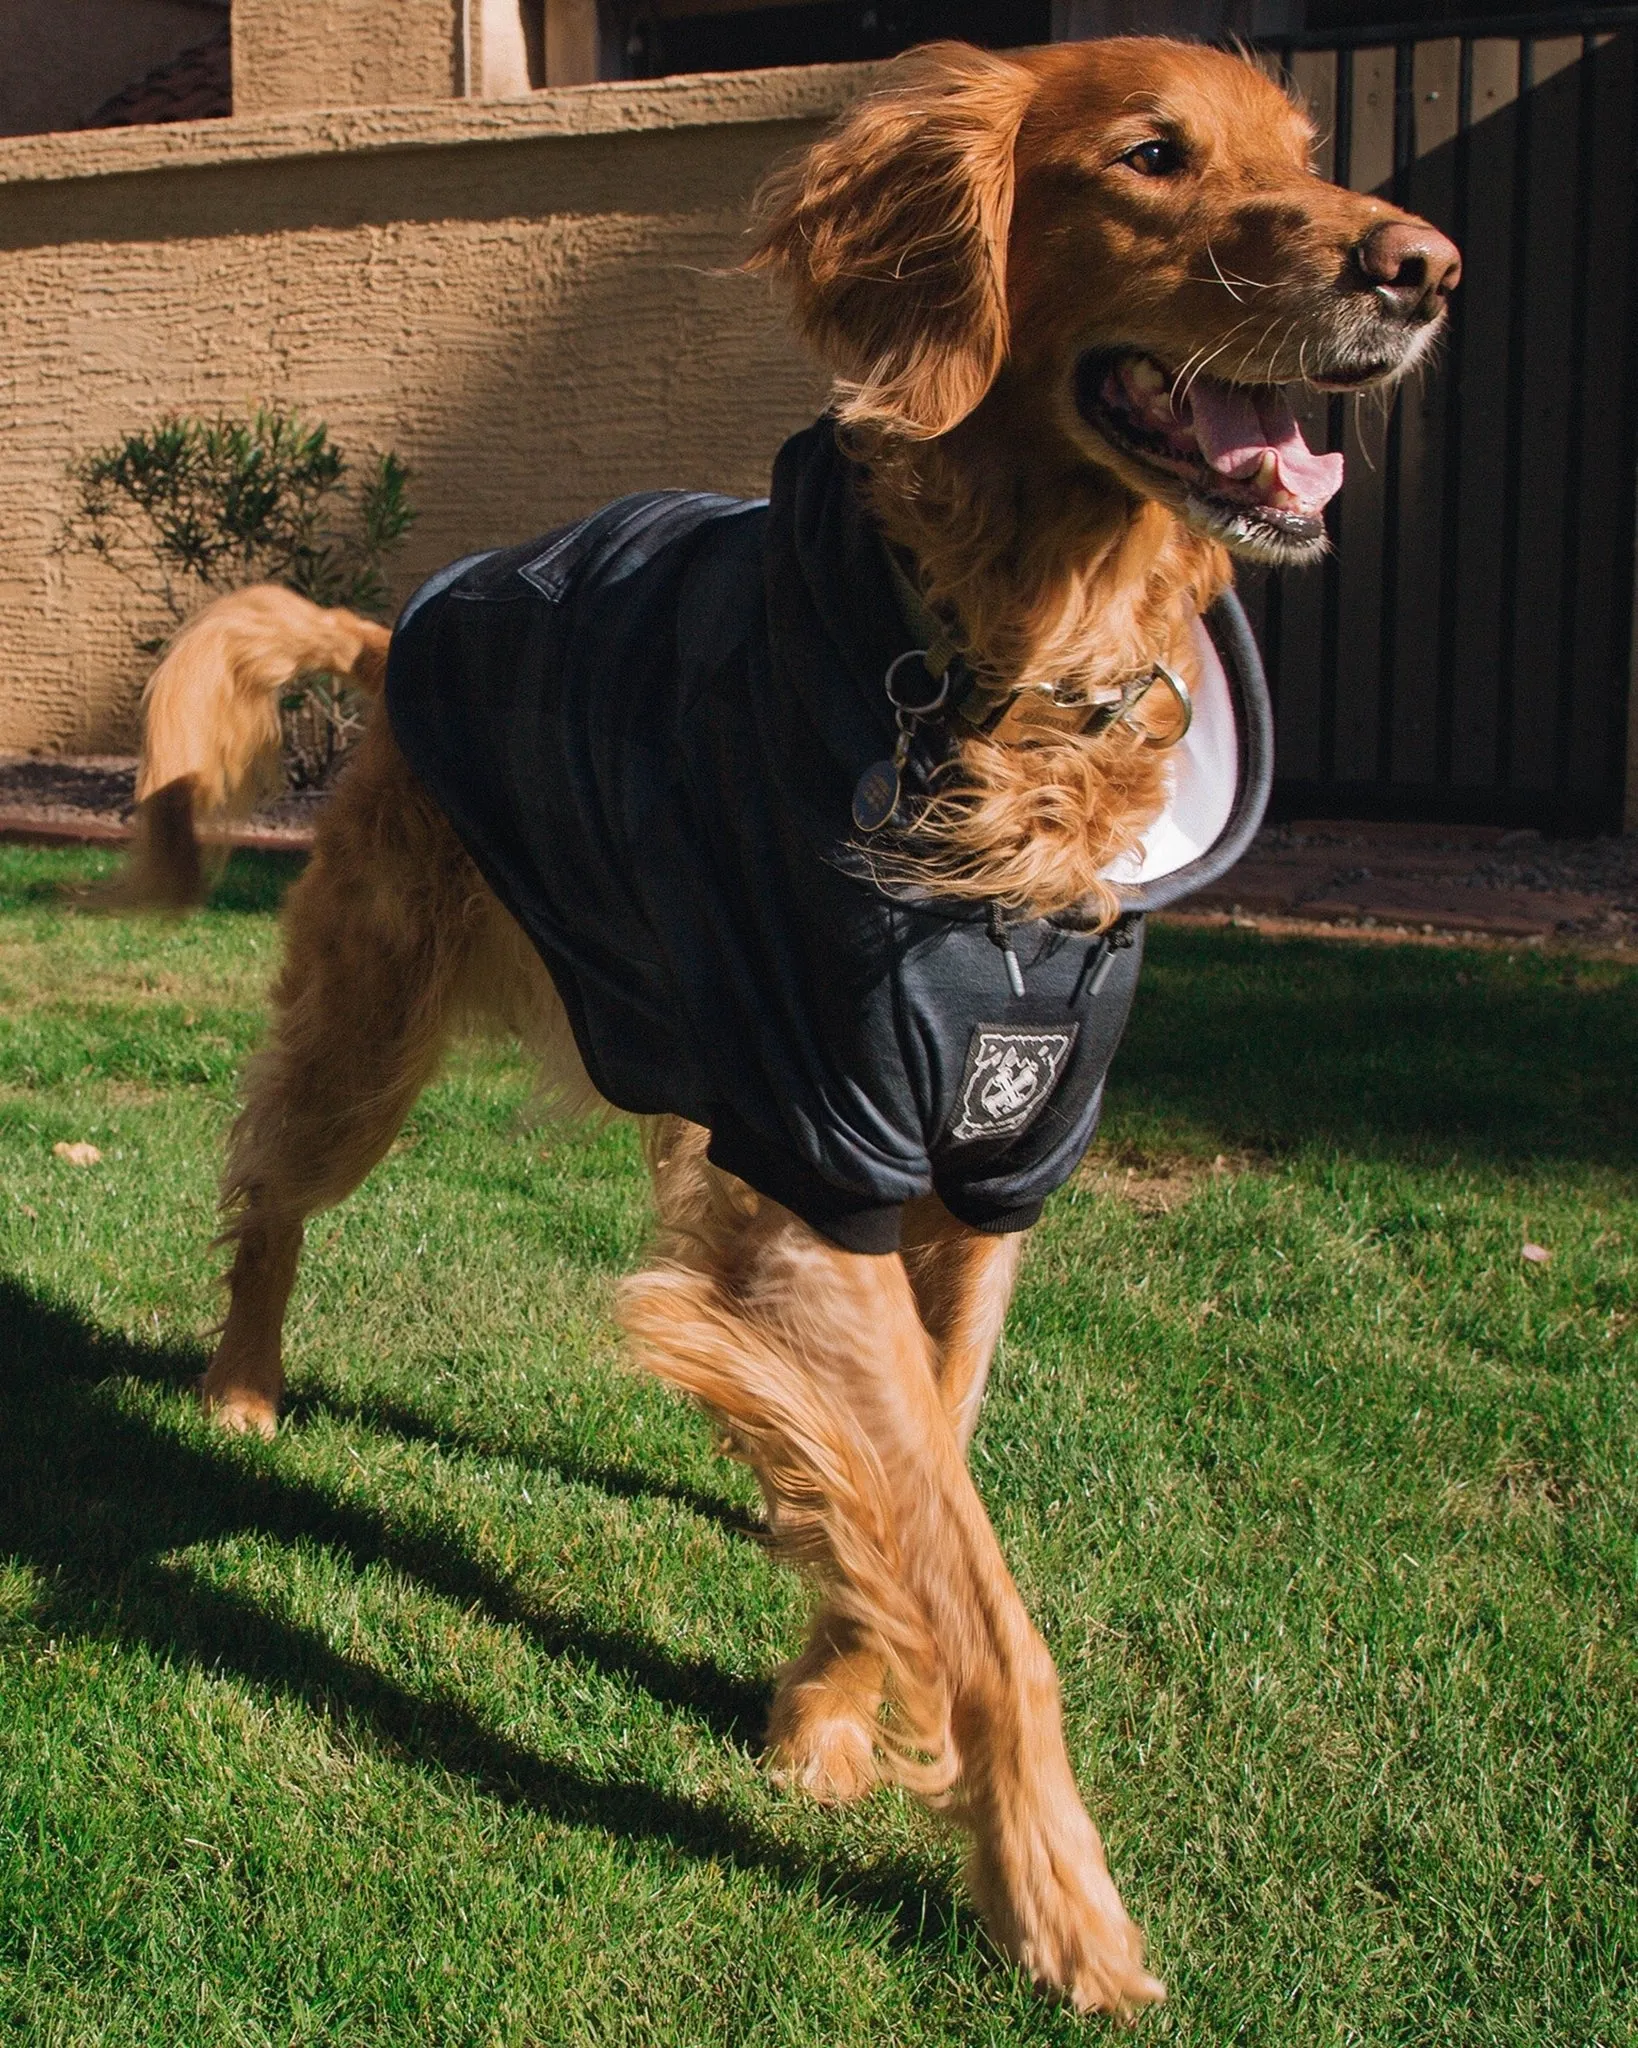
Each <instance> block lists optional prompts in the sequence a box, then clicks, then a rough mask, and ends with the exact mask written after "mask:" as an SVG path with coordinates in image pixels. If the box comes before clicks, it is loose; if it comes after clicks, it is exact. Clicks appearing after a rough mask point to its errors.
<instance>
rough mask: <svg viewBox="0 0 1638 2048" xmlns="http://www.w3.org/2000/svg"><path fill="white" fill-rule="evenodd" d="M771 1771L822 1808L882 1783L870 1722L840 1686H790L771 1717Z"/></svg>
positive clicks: (847, 1800) (843, 1803)
mask: <svg viewBox="0 0 1638 2048" xmlns="http://www.w3.org/2000/svg"><path fill="white" fill-rule="evenodd" d="M767 1757H768V1771H769V1775H770V1776H771V1777H772V1778H773V1781H774V1783H775V1784H776V1785H787V1786H789V1787H791V1788H792V1789H793V1790H795V1791H798V1792H805V1793H806V1794H807V1795H808V1797H809V1798H810V1799H816V1800H818V1802H819V1803H820V1805H821V1806H848V1805H851V1804H852V1802H853V1801H854V1800H855V1799H863V1798H864V1797H865V1795H866V1794H867V1793H869V1792H873V1791H874V1790H875V1789H876V1787H877V1785H878V1784H880V1782H881V1772H880V1771H879V1769H878V1768H877V1764H876V1743H875V1737H874V1733H873V1731H872V1728H871V1724H870V1723H869V1721H867V1720H866V1719H865V1717H864V1715H863V1713H861V1711H860V1710H859V1708H858V1706H857V1705H855V1703H854V1702H853V1701H852V1699H850V1698H849V1696H848V1695H847V1694H846V1693H844V1692H842V1691H841V1690H840V1689H839V1688H838V1687H836V1686H832V1685H826V1684H824V1683H823V1682H817V1683H814V1682H809V1683H806V1684H798V1685H789V1686H786V1687H785V1688H784V1689H783V1690H782V1691H781V1692H780V1694H779V1696H778V1698H777V1699H776V1700H775V1701H774V1706H773V1712H772V1714H771V1715H770V1716H769V1720H768V1750H767Z"/></svg>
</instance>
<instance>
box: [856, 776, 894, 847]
mask: <svg viewBox="0 0 1638 2048" xmlns="http://www.w3.org/2000/svg"><path fill="white" fill-rule="evenodd" d="M899 793H900V786H899V766H898V763H897V762H896V761H872V762H871V764H870V766H869V767H868V768H867V769H866V770H865V772H864V773H863V774H862V775H861V776H860V777H859V779H858V781H857V782H856V783H855V784H854V785H853V822H854V824H855V825H857V826H858V828H859V830H860V831H861V832H879V831H880V830H881V829H882V827H883V826H884V825H885V824H886V823H887V822H888V820H889V819H890V818H891V817H892V815H893V813H894V812H895V811H896V810H897V809H898V807H899Z"/></svg>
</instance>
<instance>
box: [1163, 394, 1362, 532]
mask: <svg viewBox="0 0 1638 2048" xmlns="http://www.w3.org/2000/svg"><path fill="white" fill-rule="evenodd" d="M1189 411H1190V415H1191V418H1190V424H1191V426H1192V427H1193V429H1194V438H1195V439H1196V440H1197V441H1198V442H1199V443H1200V452H1201V454H1203V455H1204V456H1205V458H1206V460H1207V462H1209V463H1210V464H1211V466H1212V468H1213V469H1215V470H1216V471H1217V473H1218V474H1219V475H1220V476H1227V477H1233V478H1235V479H1236V480H1238V481H1243V480H1245V479H1246V478H1248V477H1253V476H1255V475H1256V474H1257V471H1258V468H1259V467H1260V466H1261V463H1262V460H1263V457H1264V456H1265V455H1267V454H1268V453H1269V452H1270V451H1272V452H1273V456H1274V463H1275V473H1276V483H1275V484H1274V485H1271V486H1270V487H1269V489H1268V490H1267V491H1266V492H1259V493H1258V495H1259V497H1263V498H1269V499H1271V498H1272V497H1273V495H1274V491H1275V489H1276V488H1277V489H1279V490H1283V491H1287V492H1289V493H1290V495H1291V496H1292V497H1293V498H1294V499H1295V500H1296V503H1297V509H1298V510H1299V511H1302V512H1316V513H1317V512H1319V511H1320V510H1321V509H1322V508H1323V507H1324V506H1325V505H1326V504H1327V503H1328V502H1329V501H1330V500H1331V499H1332V498H1334V497H1335V496H1336V494H1337V492H1338V491H1340V490H1341V488H1342V457H1341V456H1340V455H1316V454H1315V453H1314V451H1313V449H1312V448H1310V447H1309V445H1308V443H1307V442H1306V441H1305V440H1304V439H1303V437H1302V428H1301V427H1299V426H1298V425H1297V416H1296V414H1295V413H1294V412H1293V411H1292V410H1291V407H1290V405H1289V404H1288V403H1287V401H1286V398H1285V395H1284V393H1283V392H1280V391H1268V390H1264V391H1257V392H1251V391H1247V390H1246V389H1245V388H1244V387H1243V386H1241V385H1235V384H1219V383H1217V382H1215V381H1214V380H1213V379H1212V378H1210V377H1197V378H1196V379H1195V381H1194V382H1193V383H1192V384H1191V385H1190V386H1189Z"/></svg>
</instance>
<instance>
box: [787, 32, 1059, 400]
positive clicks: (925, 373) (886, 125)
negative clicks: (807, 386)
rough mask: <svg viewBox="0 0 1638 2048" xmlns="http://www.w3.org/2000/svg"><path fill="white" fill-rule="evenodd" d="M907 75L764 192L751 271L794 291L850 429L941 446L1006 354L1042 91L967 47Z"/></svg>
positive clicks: (937, 53) (1025, 75) (915, 59)
mask: <svg viewBox="0 0 1638 2048" xmlns="http://www.w3.org/2000/svg"><path fill="white" fill-rule="evenodd" d="M894 73H895V75H893V77H892V82H891V83H890V84H888V85H886V86H885V87H883V88H881V89H880V90H878V91H876V92H873V93H870V94H869V95H867V96H866V98H864V99H862V100H861V101H860V102H859V103H858V105H857V106H855V107H853V108H852V109H851V110H850V111H849V112H848V113H847V114H845V115H844V116H843V117H842V119H841V120H840V121H839V122H838V123H837V125H836V126H835V127H834V128H833V129H832V130H831V131H830V133H829V134H827V135H826V136H824V137H823V138H822V139H821V140H820V141H819V142H817V143H816V144H815V145H814V146H813V148H812V149H810V150H808V152H807V153H806V154H805V155H804V156H801V157H799V158H798V159H797V160H796V161H795V162H794V163H792V164H790V165H788V166H787V167H786V168H784V169H783V170H780V171H776V172H775V173H774V175H773V176H772V177H771V178H770V179H769V180H768V181H767V183H766V184H765V185H764V187H763V189H762V192H761V194H760V195H759V198H758V202H757V245H756V249H755V251H754V253H753V254H752V256H751V258H750V260H749V263H748V265H747V267H748V268H750V269H753V270H763V271H767V272H769V273H771V274H772V275H773V276H775V277H777V278H779V279H780V280H781V281H782V282H783V283H784V284H785V285H786V286H787V287H788V288H789V290H790V293H791V298H792V301H793V306H794V311H795V315H796V321H797V325H798V326H799V327H800V328H801V330H802V332H803V333H804V334H805V335H806V337H807V339H808V340H809V341H810V342H811V343H812V344H813V346H814V347H815V348H816V349H817V350H818V351H819V353H820V354H821V355H822V356H823V357H824V359H825V361H826V362H827V363H828V364H829V365H830V367H831V368H832V369H833V370H835V371H836V373H837V379H838V388H837V411H838V413H839V415H840V416H841V417H842V418H843V419H844V420H847V421H849V422H851V423H856V424H860V425H866V424H868V425H873V426H877V427H881V428H885V429H887V430H889V431H891V432H897V433H900V434H904V435H907V436H909V437H911V438H913V439H917V440H928V439H931V438H932V437H933V436H934V435H935V434H942V433H945V432H947V431H948V430H949V429H950V428H951V427H953V426H954V425H955V424H956V422H957V421H958V420H962V419H965V418H966V416H967V414H968V413H970V412H971V411H972V409H973V407H974V406H976V405H977V404H978V402H979V400H980V399H981V398H982V397H983V396H984V394H985V392H986V391H987V390H988V389H989V388H990V385H991V384H992V383H993V381H994V379H995V373H996V371H997V370H998V369H999V368H1000V367H1001V363H1002V359H1003V358H1004V357H1005V355H1006V351H1007V296H1006V285H1007V278H1006V270H1007V231H1008V228H1009V226H1010V223H1011V219H1012V195H1013V145H1014V143H1015V141H1016V140H1017V135H1018V125H1019V122H1020V121H1021V120H1022V119H1023V114H1024V109H1025V107H1026V106H1027V105H1028V103H1029V99H1030V95H1031V93H1032V92H1033V91H1034V87H1035V80H1034V78H1033V76H1032V74H1031V73H1030V72H1028V71H1026V70H1025V69H1024V68H1023V66H1021V65H1018V64H1013V63H1009V62H1007V61H1006V59H1004V58H1001V57H994V56H991V55H989V54H988V53H987V52H986V51H983V50H975V49H972V48H969V47H968V46H967V45H965V44H961V43H943V44H934V45H932V46H931V47H930V48H928V49H925V50H920V51H917V52H916V53H915V55H914V56H912V57H909V58H907V59H904V60H902V61H901V62H900V63H899V64H898V65H896V66H895V67H894Z"/></svg>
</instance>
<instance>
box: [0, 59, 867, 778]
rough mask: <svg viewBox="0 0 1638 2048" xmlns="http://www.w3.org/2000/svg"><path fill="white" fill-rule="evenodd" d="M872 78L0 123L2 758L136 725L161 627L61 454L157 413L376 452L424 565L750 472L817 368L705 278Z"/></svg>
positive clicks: (737, 81) (758, 477)
mask: <svg viewBox="0 0 1638 2048" xmlns="http://www.w3.org/2000/svg"><path fill="white" fill-rule="evenodd" d="M869 75H870V68H869V67H864V66H860V67H845V68H844V67H837V68H834V69H829V70H804V71H792V72H765V73H762V74H742V75H739V76H736V77H733V78H727V79H714V80H713V79H706V80H696V79H683V80H678V81H674V82H673V81H666V80H661V81H656V82H654V83H651V84H645V85H617V86H595V87H591V88H588V89H586V90H584V91H580V92H561V93H552V92H548V93H542V94H537V95H536V96H535V97H534V98H533V99H532V100H529V101H525V102H513V103H496V104H491V105H474V104H471V103H459V102H456V103H450V104H448V105H446V106H444V107H426V106H423V107H391V108H374V109H369V110H357V111H351V112H340V113H337V112H332V113H328V114H309V115H284V116H280V117H271V116H269V117H263V118H261V119H260V120H250V121H246V120H243V119H240V118H235V119H234V120H232V121H219V122H209V123H204V122H201V123H197V124H193V125H191V126H177V127H172V128H159V129H146V130H124V131H114V132H104V133H92V134H85V135H73V136H37V137H30V138H22V139H18V140H16V141H13V142H10V143H6V144H4V145H0V473H3V475H4V488H3V489H0V646H3V648H4V669H3V671H0V747H11V748H39V749H45V750H73V749H82V750H90V749H96V748H99V747H105V746H107V747H111V746H116V745H119V744H123V743H125V742H126V741H128V739H129V738H130V735H131V733H132V730H133V713H134V709H135V704H136V696H137V691H138V688H139V686H140V683H141V680H142V676H143V673H144V669H145V666H146V664H145V662H144V660H143V658H142V657H141V656H140V655H139V654H137V653H136V652H135V651H134V648H133V641H134V639H135V638H136V637H137V636H138V635H140V634H142V633H145V632H146V633H152V632H154V631H155V630H158V629H160V628H161V627H162V621H161V620H160V619H158V618H157V617H156V616H155V614H154V613H153V612H152V611H147V610H144V608H143V606H142V604H141V602H140V601H139V599H138V598H137V596H136V595H135V593H133V592H132V591H131V590H130V588H129V587H128V586H127V585H126V584H125V583H124V582H123V581H122V580H121V579H120V578H119V577H118V576H117V575H115V574H114V573H113V572H112V571H111V570H109V569H107V568H106V567H105V566H104V565H103V564H101V563H100V562H98V561H96V560H94V559H92V558H89V557H86V556H84V555H81V554H73V553H64V552H63V551H62V550H61V548H60V546H59V539H60V535H61V531H62V523H63V519H64V515H65V513H66V511H67V510H68V506H69V498H70V492H69V485H68V480H67V468H68V465H69V463H70V461H71V460H72V459H73V458H74V457H75V456H77V455H79V454H81V453H83V452H84V451H85V450H86V449H88V448H90V447H93V446H96V445H99V444H101V443H103V442H106V441H108V440H110V439H112V438H114V437H115V436H117V435H119V434H121V433H123V432H125V431H127V430H130V429H134V428H138V427H141V426H144V425H146V424H148V423H149V422H151V421H152V420H153V419H155V418H156V417H157V416H158V415H159V414H160V413H161V412H162V411H164V410H165V409H167V408H175V409H178V410H181V411H184V412H204V413H212V412H215V411H216V410H218V409H223V410H230V411H238V410H243V409H246V408H249V407H253V406H254V405H256V404H257V403H258V402H259V401H264V400H276V401H280V402H283V403H287V404H293V405H295V406H297V407H299V408H300V409H302V410H303V411H304V412H305V413H307V414H308V415H309V416H310V417H312V418H316V419H322V420H324V421H326V422H327V423H328V425H329V426H330V428H331V430H332V432H333V433H334V434H335V436H336V438H337V439H338V440H339V441H340V443H341V445H342V446H343V447H344V448H346V449H348V450H350V451H357V452H359V453H363V452H365V451H367V450H369V449H371V448H377V447H389V446H390V447H392V448H394V449H396V450H397V451H398V452H399V454H400V455H402V456H403V457H404V458H405V459H406V460H407V461H408V462H409V463H410V464H411V466H412V468H413V470H414V482H413V485H412V496H413V498H414V501H415V503H416V504H417V505H418V506H419V508H420V510H421V520H420V523H419V525H418V526H417V527H416V529H415V531H414V532H413V534H412V535H411V538H410V542H409V545H408V547H407V548H406V550H405V553H404V555H403V556H402V557H401V558H400V560H399V564H398V568H397V573H396V576H395V584H396V591H395V594H396V595H397V596H400V597H401V596H402V595H404V594H405V593H406V592H407V591H408V589H409V588H410V587H412V586H413V584H414V583H415V582H416V581H417V580H418V579H419V578H420V577H421V576H422V575H424V574H425V573H426V572H427V571H428V570H430V569H431V568H433V567H436V566H437V565H438V564H440V563H442V562H445V561H447V560H450V559H451V558H452V557H454V556H456V555H458V554H461V553H463V552H466V551H468V550H470V549H473V548H476V547H481V546H484V545H486V544H491V543H499V542H504V541H508V540H514V539H519V538H523V537H526V536H527V535H529V534H531V533H534V532H538V531H540V530H542V529H543V528H545V527H547V526H550V525H551V524H552V523H553V522H555V521H559V520H562V519H565V518H567V517H570V516H572V515H574V514H576V513H579V512H581V511H584V510H587V509H589V508H591V507H593V506H595V505H597V504H599V503H601V502H602V501H603V500H604V499H606V498H609V497H612V496H615V495H617V494H618V493H620V492H623V491H629V490H634V489H638V488H642V487H645V486H653V485H668V484H681V485H697V486H706V487H712V488H717V489H722V490H728V491H735V492H743V493H757V492H760V491H761V490H762V489H763V488H764V487H765V484H766V479H767V475H768V469H769V464H770V460H771V458H772V456H773V453H774V451H775V449H776V448H777V447H778V445H779V442H780V440H781V438H782V437H783V436H784V435H785V434H786V433H787V432H789V431H790V430H792V429H793V428H794V427H796V426H798V425H800V424H801V423H802V422H803V421H804V420H806V419H808V418H810V417H811V416H812V414H813V412H814V411H815V409H816V408H817V406H818V404H819V402H820V401H821V399H822V396H823V385H822V379H821V378H820V377H819V376H818V374H817V373H816V371H815V369H814V367H813V365H812V364H811V363H809V362H807V361H805V360H804V359H803V357H802V356H801V355H800V353H799V351H798V349H797V347H796V345H795V343H794V342H793V341H792V340H791V339H790V337H789V336H788V333H787V332H786V330H785V328H784V325H783V322H782V320H781V317H780V315H779V312H778V310H777V308H776V307H775V306H774V304H773V303H772V301H771V300H770V297H769V295H768V293H767V290H766V288H765V287H764V286H763V285H761V284H760V283H758V282H755V281H753V280H749V279H746V278H743V277H737V276H733V275H724V274H722V273H723V271H724V269H725V268H726V267H727V266H731V265H732V264H734V263H735V262H736V260H737V258H738V256H739V254H740V252H741V249H742V234H743V225H744V218H745V205H746V201H747V198H748V197H749V194H750V192H751V190H752V188H753V187H754V185H755V184H756V181H757V179H758V177H759V176H760V174H761V173H762V171H763V170H764V168H765V167H766V166H767V165H768V164H769V163H770V162H771V161H773V160H774V159H775V158H776V157H778V156H779V155H781V154H783V153H784V152H785V151H787V150H788V149H790V148H792V147H794V146H797V145H799V144H801V143H802V142H804V141H805V140H807V139H808V138H809V137H810V136H811V135H812V134H813V133H815V132H816V126H817V122H818V121H819V120H820V119H822V118H823V117H825V116H828V115H829V114H831V113H833V112H834V111H836V109H837V108H839V107H840V106H841V105H843V104H844V103H845V102H846V100H847V99H848V98H849V97H850V96H851V95H852V94H853V93H854V92H856V91H857V90H858V89H859V87H860V86H861V84H863V83H864V82H865V81H866V79H868V77H869Z"/></svg>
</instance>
